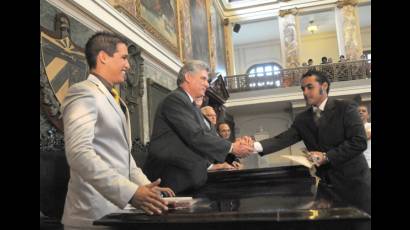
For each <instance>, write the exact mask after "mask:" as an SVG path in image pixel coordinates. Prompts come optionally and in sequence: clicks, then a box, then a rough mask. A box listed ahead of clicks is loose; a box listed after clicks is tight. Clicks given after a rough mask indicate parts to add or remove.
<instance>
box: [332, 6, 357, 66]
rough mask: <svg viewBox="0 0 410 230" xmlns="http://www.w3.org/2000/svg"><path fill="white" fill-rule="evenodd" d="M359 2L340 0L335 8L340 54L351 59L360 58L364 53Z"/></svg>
mask: <svg viewBox="0 0 410 230" xmlns="http://www.w3.org/2000/svg"><path fill="white" fill-rule="evenodd" d="M357 3H358V0H339V1H338V2H337V6H336V10H335V19H336V34H337V42H338V46H339V55H345V58H346V59H349V60H351V61H352V60H359V59H360V56H361V55H362V53H363V47H362V37H361V34H360V24H359V17H358V14H357V7H356V5H357Z"/></svg>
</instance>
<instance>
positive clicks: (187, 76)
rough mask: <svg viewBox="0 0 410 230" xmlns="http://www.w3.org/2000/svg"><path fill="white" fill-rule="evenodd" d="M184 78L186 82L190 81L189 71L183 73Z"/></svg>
mask: <svg viewBox="0 0 410 230" xmlns="http://www.w3.org/2000/svg"><path fill="white" fill-rule="evenodd" d="M184 78H185V81H186V82H188V83H190V82H191V74H190V73H189V72H186V73H185V76H184Z"/></svg>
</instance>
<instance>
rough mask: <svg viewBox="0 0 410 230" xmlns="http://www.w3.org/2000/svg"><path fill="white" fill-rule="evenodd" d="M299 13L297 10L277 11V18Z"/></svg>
mask: <svg viewBox="0 0 410 230" xmlns="http://www.w3.org/2000/svg"><path fill="white" fill-rule="evenodd" d="M298 12H299V10H298V8H296V7H295V8H293V9H287V10H279V16H280V17H285V16H286V15H288V14H293V15H296V14H297V13H298Z"/></svg>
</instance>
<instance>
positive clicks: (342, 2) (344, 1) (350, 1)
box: [336, 0, 359, 9]
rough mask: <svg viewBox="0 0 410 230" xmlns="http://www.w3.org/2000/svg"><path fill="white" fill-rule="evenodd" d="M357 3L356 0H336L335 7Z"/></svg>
mask: <svg viewBox="0 0 410 230" xmlns="http://www.w3.org/2000/svg"><path fill="white" fill-rule="evenodd" d="M358 3H359V1H358V0H338V1H337V2H336V6H337V8H339V9H340V8H343V7H344V6H356V5H357V4H358Z"/></svg>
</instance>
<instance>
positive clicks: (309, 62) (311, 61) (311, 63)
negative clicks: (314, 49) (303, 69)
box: [307, 58, 313, 66]
mask: <svg viewBox="0 0 410 230" xmlns="http://www.w3.org/2000/svg"><path fill="white" fill-rule="evenodd" d="M307 64H308V66H312V65H313V59H311V58H310V59H309V60H308V63H307Z"/></svg>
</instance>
